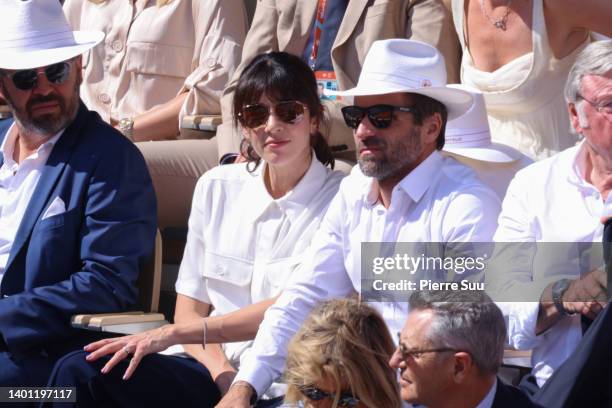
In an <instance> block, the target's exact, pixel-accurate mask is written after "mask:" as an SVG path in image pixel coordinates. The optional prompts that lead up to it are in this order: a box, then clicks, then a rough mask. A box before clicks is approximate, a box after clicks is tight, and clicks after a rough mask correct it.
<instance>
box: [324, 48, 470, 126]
mask: <svg viewBox="0 0 612 408" xmlns="http://www.w3.org/2000/svg"><path fill="white" fill-rule="evenodd" d="M395 92H410V93H417V94H421V95H425V96H429V97H430V98H433V99H435V100H437V101H440V102H442V103H443V104H444V105H445V106H446V109H447V110H448V119H449V120H450V119H454V118H456V117H459V116H461V115H463V114H464V113H465V112H466V111H467V110H468V109H469V108H470V106H471V104H472V96H471V95H470V93H469V92H465V91H463V90H461V89H451V88H448V87H447V86H446V67H445V65H444V57H443V56H442V55H441V54H440V53H439V52H438V50H436V49H435V48H434V47H432V46H431V45H429V44H425V43H422V42H420V41H414V40H405V39H392V40H379V41H375V42H374V43H372V46H371V47H370V50H369V51H368V54H367V55H366V57H365V61H363V67H362V68H361V74H360V75H359V81H358V82H357V86H356V87H355V88H353V89H349V90H347V91H339V92H338V91H336V92H326V94H329V95H339V96H366V95H385V94H390V93H395Z"/></svg>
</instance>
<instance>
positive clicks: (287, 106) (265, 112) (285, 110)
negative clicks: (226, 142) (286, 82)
mask: <svg viewBox="0 0 612 408" xmlns="http://www.w3.org/2000/svg"><path fill="white" fill-rule="evenodd" d="M306 109H308V107H307V106H306V105H305V104H303V103H302V102H299V101H282V102H279V103H277V104H276V105H274V106H273V107H272V108H270V106H268V105H266V104H263V103H256V104H253V105H246V106H245V107H243V108H242V112H240V113H238V118H239V119H240V123H241V124H242V126H244V127H247V128H250V129H255V128H258V127H260V126H262V125H265V124H266V123H267V122H268V118H269V117H270V111H271V110H273V111H274V114H275V115H276V116H277V117H278V118H279V119H280V120H282V121H283V122H285V123H290V124H293V123H295V122H296V121H297V119H298V118H299V117H300V116H301V115H303V114H304V111H305V110H306Z"/></svg>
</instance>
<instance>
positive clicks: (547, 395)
mask: <svg viewBox="0 0 612 408" xmlns="http://www.w3.org/2000/svg"><path fill="white" fill-rule="evenodd" d="M611 365H612V308H611V305H610V304H608V306H607V307H606V308H605V309H604V310H603V311H602V312H600V313H599V315H598V316H597V318H596V319H595V321H594V322H593V324H591V326H590V327H589V329H588V331H587V332H586V333H585V334H584V337H583V338H582V340H581V341H580V343H579V344H578V346H577V347H576V350H574V352H573V353H572V355H571V356H570V357H569V358H568V359H567V360H565V362H564V363H563V364H562V365H561V366H560V367H559V368H557V369H556V370H555V372H554V373H553V375H552V376H551V377H550V378H549V379H548V381H546V383H545V384H544V386H543V387H542V388H541V389H540V391H538V392H537V393H536V394H535V395H534V397H533V398H534V400H535V401H537V402H538V403H539V404H542V406H545V407H547V408H548V407H550V408H561V407H564V408H574V407H575V408H581V407H589V408H590V407H597V408H599V407H612V376H610V366H611Z"/></svg>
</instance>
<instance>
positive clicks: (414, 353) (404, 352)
mask: <svg viewBox="0 0 612 408" xmlns="http://www.w3.org/2000/svg"><path fill="white" fill-rule="evenodd" d="M397 338H398V339H399V338H400V333H397ZM398 349H399V352H400V354H401V356H402V360H403V361H407V360H408V359H409V358H414V359H417V360H418V359H419V358H421V356H422V355H423V354H425V353H446V352H449V351H452V352H457V351H459V350H457V349H454V348H450V347H440V348H432V349H423V350H408V349H407V348H406V346H404V345H403V344H402V342H401V341H399V346H398Z"/></svg>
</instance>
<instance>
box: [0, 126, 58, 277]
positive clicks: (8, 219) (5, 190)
mask: <svg viewBox="0 0 612 408" xmlns="http://www.w3.org/2000/svg"><path fill="white" fill-rule="evenodd" d="M14 127H15V124H13V125H12V126H11V127H10V128H9V130H8V132H7V133H6V135H5V137H4V141H3V142H2V146H0V151H2V155H3V156H4V163H3V164H2V167H0V282H2V278H3V277H4V269H5V268H6V263H7V262H8V258H9V255H10V253H11V247H12V246H13V241H14V240H15V235H16V234H17V230H18V229H19V225H20V224H21V220H22V219H23V215H24V213H25V211H26V208H27V207H28V204H29V203H30V199H31V198H32V194H33V193H34V190H35V189H36V185H37V184H38V179H40V174H41V172H42V169H43V166H44V165H45V163H47V159H48V158H49V155H50V154H51V151H52V150H53V146H55V143H56V142H57V141H58V140H59V138H60V136H61V135H62V133H63V132H64V131H63V130H61V131H60V132H58V133H57V134H56V135H54V136H53V137H52V138H51V139H49V140H48V141H47V142H45V143H43V144H42V145H40V146H39V147H38V149H37V150H36V152H34V153H32V154H31V155H30V156H28V157H26V159H25V160H23V161H22V162H21V163H17V162H15V160H14V159H13V153H14V152H15V145H16V144H17V134H18V133H17V131H16V130H14Z"/></svg>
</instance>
